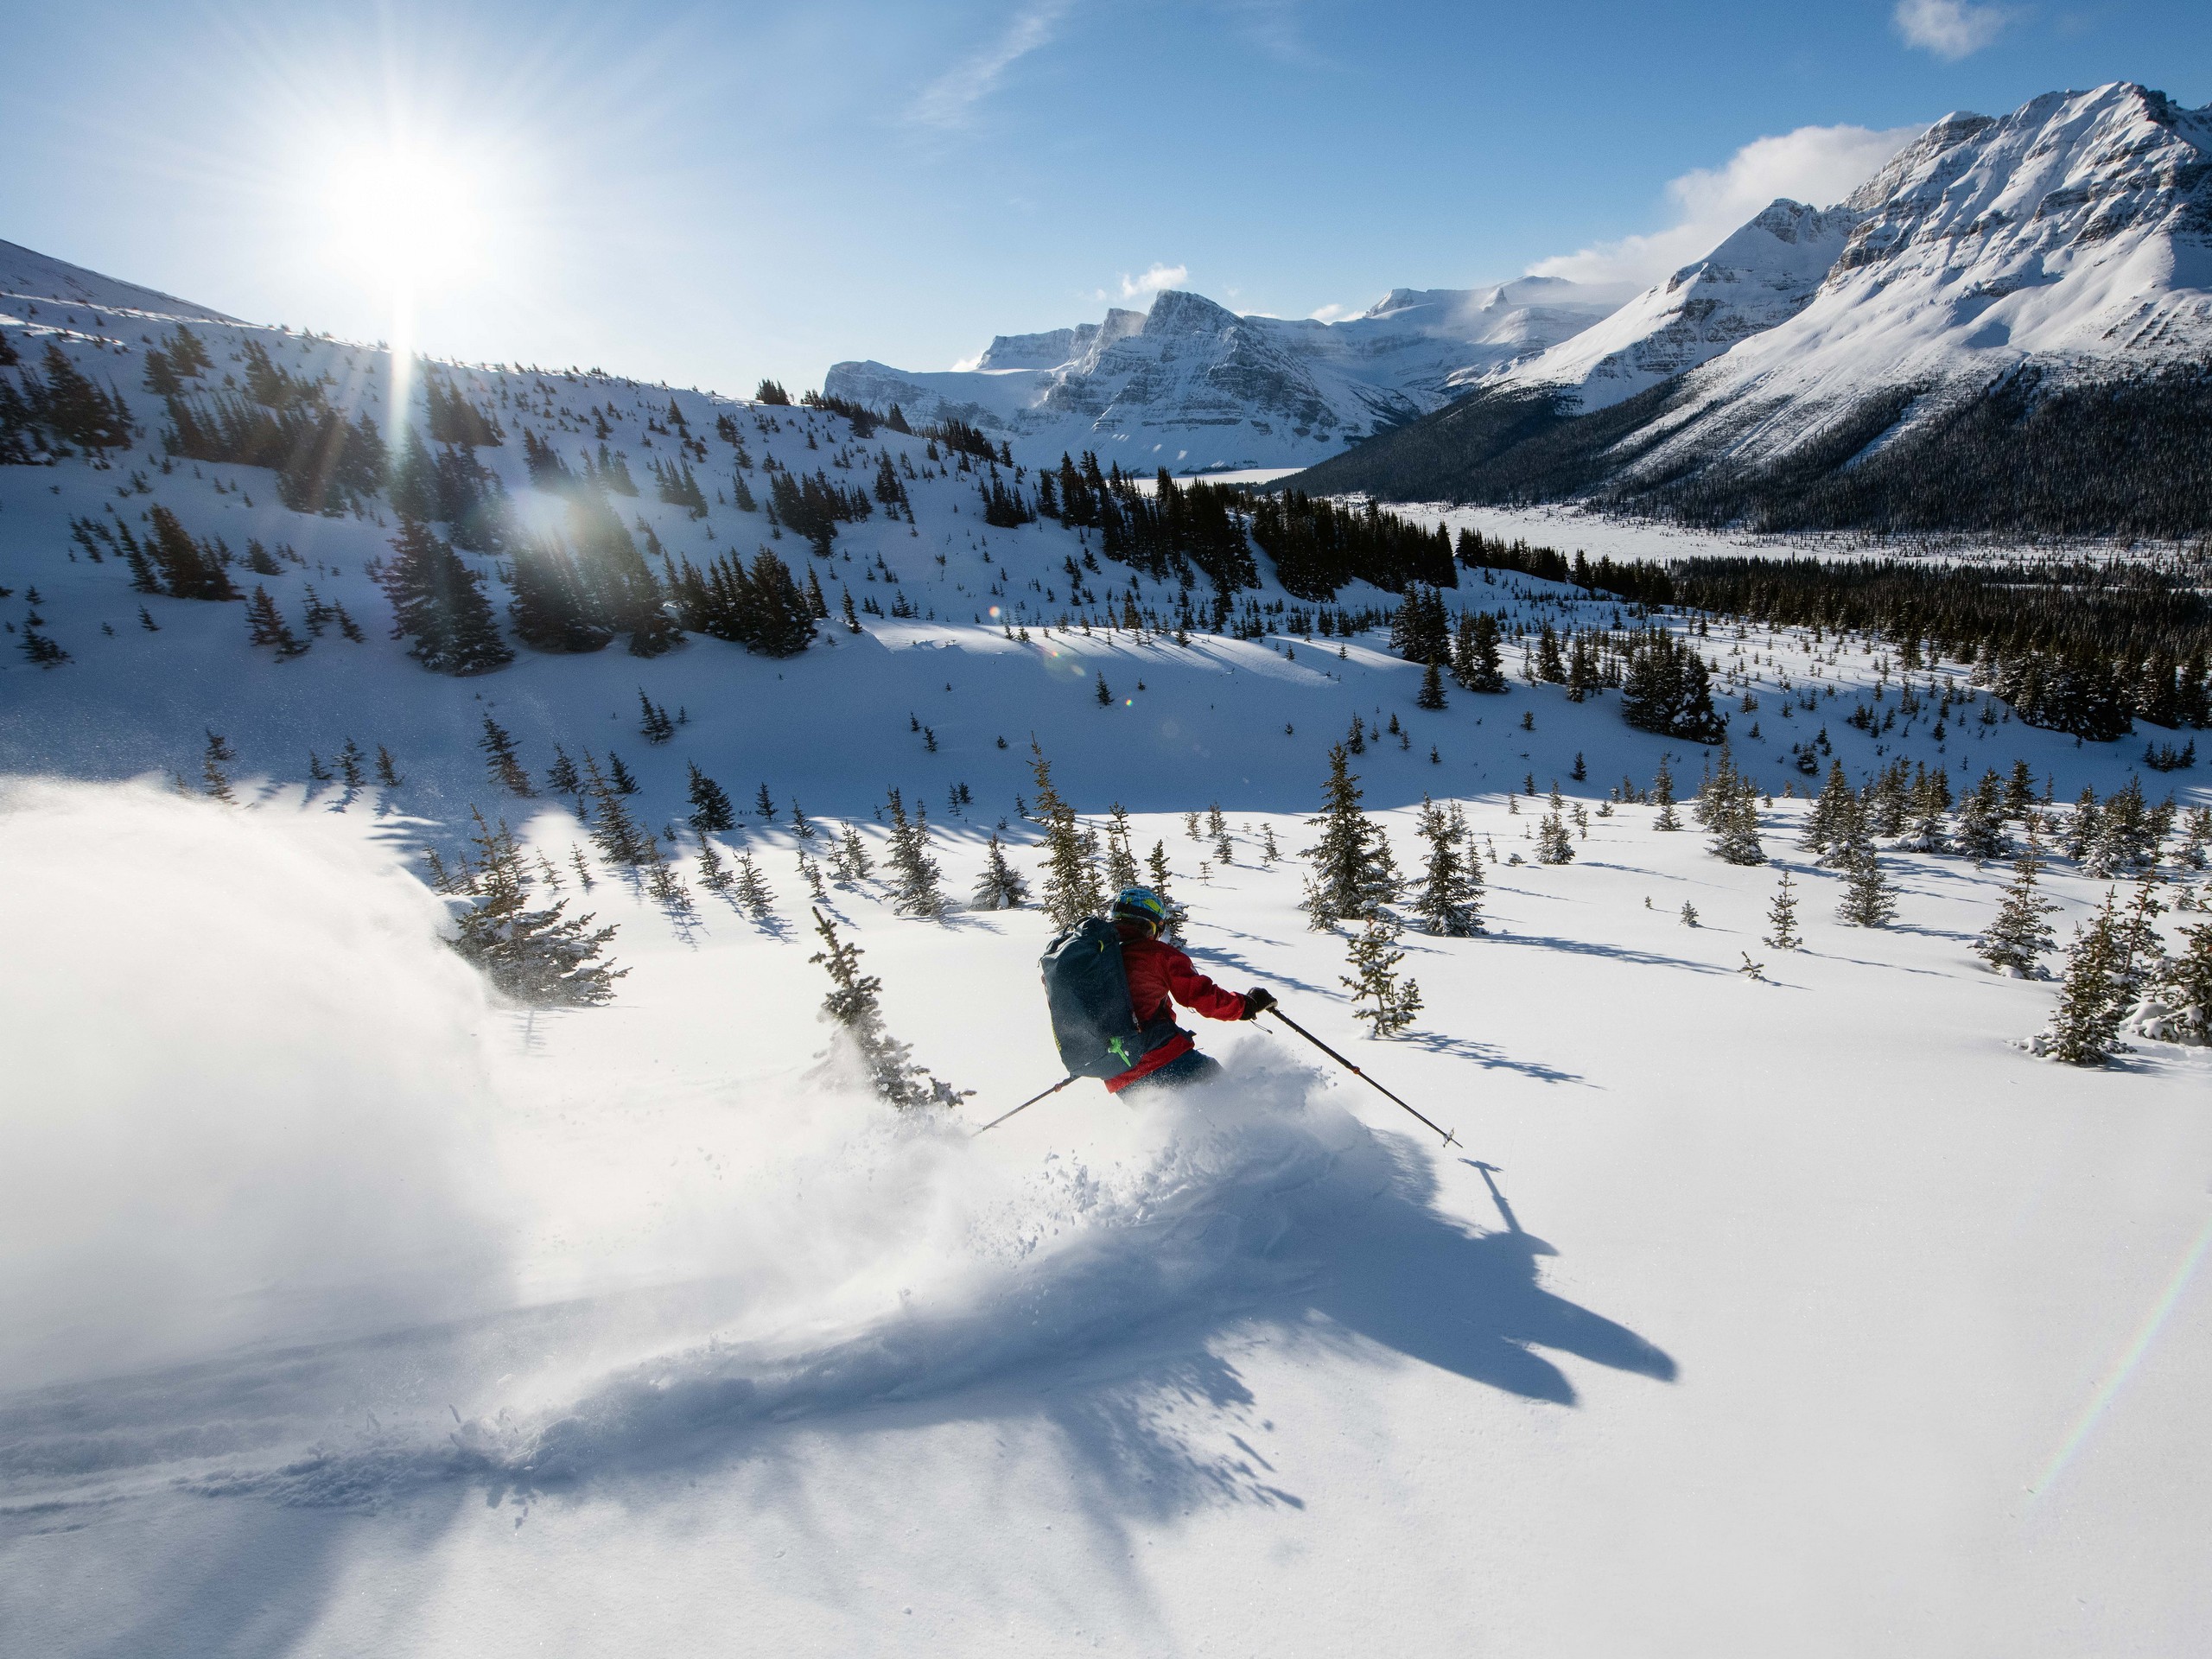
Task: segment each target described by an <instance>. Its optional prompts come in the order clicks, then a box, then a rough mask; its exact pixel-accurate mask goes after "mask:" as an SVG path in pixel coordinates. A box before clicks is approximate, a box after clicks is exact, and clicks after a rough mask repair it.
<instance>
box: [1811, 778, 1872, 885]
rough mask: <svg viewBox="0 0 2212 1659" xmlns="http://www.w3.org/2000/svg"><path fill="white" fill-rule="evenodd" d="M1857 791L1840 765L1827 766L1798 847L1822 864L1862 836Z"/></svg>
mask: <svg viewBox="0 0 2212 1659" xmlns="http://www.w3.org/2000/svg"><path fill="white" fill-rule="evenodd" d="M1862 816H1863V815H1862V813H1861V811H1860V808H1859V792H1858V791H1856V790H1854V789H1853V788H1852V786H1851V780H1850V779H1847V778H1846V777H1845V776H1844V775H1843V762H1842V761H1840V760H1831V761H1830V762H1829V763H1828V775H1827V780H1826V781H1825V782H1824V783H1822V784H1821V792H1820V794H1819V796H1818V797H1816V798H1815V800H1814V802H1813V810H1811V811H1809V812H1808V813H1807V814H1806V815H1805V832H1804V835H1803V836H1802V838H1801V839H1800V842H1799V844H1800V845H1802V847H1804V848H1805V849H1806V850H1807V851H1808V852H1811V853H1814V854H1816V855H1818V856H1819V858H1820V861H1821V863H1823V864H1833V863H1834V862H1836V861H1837V860H1838V858H1839V857H1840V854H1841V853H1842V851H1843V849H1846V848H1847V847H1849V846H1850V845H1851V844H1852V843H1853V842H1854V841H1857V840H1859V838H1860V836H1861V833H1862V832H1861V828H1860V823H1861V818H1862Z"/></svg>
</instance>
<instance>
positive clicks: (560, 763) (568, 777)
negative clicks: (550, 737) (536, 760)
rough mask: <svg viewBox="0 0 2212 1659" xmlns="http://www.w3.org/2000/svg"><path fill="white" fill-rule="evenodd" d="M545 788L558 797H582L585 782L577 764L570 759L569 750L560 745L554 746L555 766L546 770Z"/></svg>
mask: <svg viewBox="0 0 2212 1659" xmlns="http://www.w3.org/2000/svg"><path fill="white" fill-rule="evenodd" d="M545 787H546V788H548V789H549V790H550V791H553V793H555V794H556V795H582V793H583V792H584V780H583V776H582V773H581V772H578V771H577V770H576V763H575V761H574V760H570V759H569V752H568V750H566V749H564V748H563V747H561V746H560V745H559V744H558V743H556V744H555V745H554V746H553V764H552V765H551V766H548V767H546V768H545Z"/></svg>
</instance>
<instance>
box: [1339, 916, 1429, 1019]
mask: <svg viewBox="0 0 2212 1659" xmlns="http://www.w3.org/2000/svg"><path fill="white" fill-rule="evenodd" d="M1398 931H1399V930H1398V924H1397V922H1396V920H1395V918H1392V916H1391V915H1390V913H1389V912H1388V911H1385V910H1381V909H1376V910H1374V911H1370V912H1369V913H1368V915H1367V917H1366V925H1364V926H1363V927H1362V928H1361V929H1360V931H1358V932H1357V933H1355V934H1354V935H1353V936H1352V938H1351V943H1350V944H1349V945H1348V946H1347V947H1346V953H1347V956H1348V957H1349V965H1350V967H1351V973H1350V974H1348V975H1346V976H1344V977H1342V978H1340V979H1339V980H1338V984H1340V985H1342V986H1343V987H1344V988H1345V989H1346V990H1348V991H1350V992H1351V1000H1352V1008H1353V1013H1354V1014H1355V1016H1356V1017H1357V1018H1358V1019H1361V1020H1366V1021H1367V1028H1368V1034H1369V1035H1370V1036H1374V1037H1395V1036H1396V1035H1397V1034H1398V1033H1400V1032H1402V1031H1403V1030H1404V1029H1405V1028H1406V1027H1408V1026H1409V1025H1411V1024H1412V1023H1413V1020H1414V1015H1415V1014H1418V1013H1420V1012H1421V987H1420V986H1419V985H1418V984H1416V983H1415V982H1414V981H1413V980H1411V979H1401V978H1400V977H1399V975H1398V964H1399V963H1401V962H1403V961H1404V960H1405V957H1406V953H1405V952H1404V951H1402V950H1399V949H1398Z"/></svg>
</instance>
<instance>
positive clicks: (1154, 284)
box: [1122, 263, 1191, 300]
mask: <svg viewBox="0 0 2212 1659" xmlns="http://www.w3.org/2000/svg"><path fill="white" fill-rule="evenodd" d="M1190 280H1191V268H1190V267H1189V266H1188V265H1163V264H1158V263H1154V264H1153V265H1152V266H1151V268H1150V269H1148V270H1147V271H1146V272H1145V273H1144V275H1143V276H1141V277H1132V276H1130V275H1129V274H1128V272H1127V271H1124V272H1123V273H1122V298H1123V299H1125V300H1134V299H1136V298H1137V297H1139V296H1141V295H1146V294H1157V293H1159V292H1160V289H1163V288H1180V287H1182V286H1183V284H1184V283H1187V282H1189V281H1190Z"/></svg>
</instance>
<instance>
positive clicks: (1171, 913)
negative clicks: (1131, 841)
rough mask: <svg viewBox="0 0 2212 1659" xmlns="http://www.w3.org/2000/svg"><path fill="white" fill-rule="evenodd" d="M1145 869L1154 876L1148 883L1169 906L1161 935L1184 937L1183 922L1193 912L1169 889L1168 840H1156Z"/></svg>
mask: <svg viewBox="0 0 2212 1659" xmlns="http://www.w3.org/2000/svg"><path fill="white" fill-rule="evenodd" d="M1145 869H1146V873H1147V874H1149V875H1150V876H1151V878H1152V880H1151V881H1150V883H1149V884H1148V885H1149V886H1150V887H1151V888H1152V890H1153V892H1154V893H1157V894H1158V895H1159V896H1160V903H1161V904H1163V905H1165V906H1166V907H1167V919H1166V921H1164V922H1162V923H1161V924H1160V938H1163V939H1179V938H1182V937H1183V924H1184V923H1185V922H1186V921H1188V920H1189V919H1190V916H1191V912H1189V911H1188V910H1186V909H1185V908H1184V907H1183V906H1181V905H1180V904H1179V903H1178V902H1177V901H1176V899H1175V895H1174V894H1173V893H1171V892H1170V891H1169V890H1168V887H1167V877H1168V869H1167V843H1166V842H1164V841H1155V842H1153V843H1152V851H1151V852H1149V853H1148V854H1147V855H1145Z"/></svg>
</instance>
